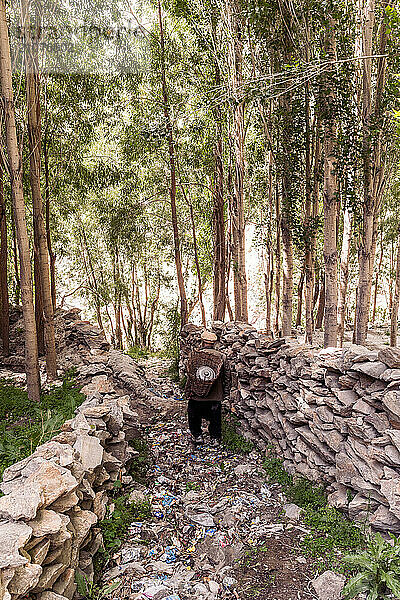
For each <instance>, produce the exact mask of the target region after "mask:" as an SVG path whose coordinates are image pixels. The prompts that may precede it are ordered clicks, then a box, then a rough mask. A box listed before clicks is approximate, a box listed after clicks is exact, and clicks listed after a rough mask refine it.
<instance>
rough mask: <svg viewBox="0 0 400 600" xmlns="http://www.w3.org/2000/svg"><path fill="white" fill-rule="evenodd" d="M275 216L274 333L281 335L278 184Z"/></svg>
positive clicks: (279, 206) (279, 207)
mask: <svg viewBox="0 0 400 600" xmlns="http://www.w3.org/2000/svg"><path fill="white" fill-rule="evenodd" d="M275 218H276V248H275V265H276V271H275V322H274V333H275V335H276V336H278V335H279V313H280V308H281V204H280V197H279V190H278V186H276V190H275Z"/></svg>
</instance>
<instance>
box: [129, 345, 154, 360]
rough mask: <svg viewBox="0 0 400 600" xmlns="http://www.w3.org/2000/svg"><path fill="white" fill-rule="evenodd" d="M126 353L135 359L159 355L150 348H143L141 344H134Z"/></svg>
mask: <svg viewBox="0 0 400 600" xmlns="http://www.w3.org/2000/svg"><path fill="white" fill-rule="evenodd" d="M125 354H127V355H128V356H130V357H131V358H133V360H143V359H146V358H149V357H150V356H157V353H156V352H152V351H151V350H150V349H149V348H142V347H141V346H132V347H131V348H129V350H126V352H125Z"/></svg>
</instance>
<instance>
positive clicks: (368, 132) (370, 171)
mask: <svg viewBox="0 0 400 600" xmlns="http://www.w3.org/2000/svg"><path fill="white" fill-rule="evenodd" d="M383 4H384V7H385V6H387V5H388V1H386V0H385V2H384V3H383ZM360 17H361V19H362V20H363V22H364V28H363V34H362V52H363V54H364V56H371V55H372V52H373V39H374V25H375V0H366V3H365V8H364V14H363V15H360ZM387 39H388V31H387V28H386V23H385V19H384V18H383V19H382V22H381V24H380V30H379V55H380V56H381V58H378V59H377V76H376V82H375V98H374V102H373V98H372V89H373V83H372V79H373V78H372V59H371V58H368V59H365V60H363V61H362V64H363V71H362V122H363V179H364V181H363V221H362V235H361V243H360V246H359V250H358V264H359V278H358V286H357V298H356V315H355V329H354V336H353V341H354V342H355V343H356V344H360V345H363V344H365V342H366V339H367V331H368V321H369V311H370V303H371V289H372V275H373V269H374V259H375V248H376V235H377V222H378V220H377V213H378V210H379V203H380V199H381V197H382V193H383V190H382V186H381V183H382V180H383V171H384V164H383V163H384V160H385V159H384V157H382V152H381V138H382V132H381V131H380V130H378V131H377V132H373V131H372V130H373V128H376V127H377V124H378V123H379V120H380V117H381V114H382V96H383V91H384V87H385V72H386V60H387V59H386V56H385V54H386V44H387Z"/></svg>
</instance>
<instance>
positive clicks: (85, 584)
mask: <svg viewBox="0 0 400 600" xmlns="http://www.w3.org/2000/svg"><path fill="white" fill-rule="evenodd" d="M75 580H76V584H77V589H78V593H79V596H81V597H82V598H85V600H102V599H103V598H108V597H109V596H111V594H112V593H113V592H114V591H115V590H116V589H117V588H118V587H119V586H120V585H121V582H120V581H116V582H114V583H111V584H110V583H108V584H107V585H98V584H97V583H95V582H94V581H91V580H90V579H89V577H86V575H84V574H83V573H80V572H79V571H76V574H75Z"/></svg>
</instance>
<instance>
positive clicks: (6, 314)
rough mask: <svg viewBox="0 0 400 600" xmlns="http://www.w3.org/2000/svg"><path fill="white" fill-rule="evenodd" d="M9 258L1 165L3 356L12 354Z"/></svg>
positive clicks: (0, 235)
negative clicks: (8, 275)
mask: <svg viewBox="0 0 400 600" xmlns="http://www.w3.org/2000/svg"><path fill="white" fill-rule="evenodd" d="M7 256H8V240H7V213H6V200H5V197H4V187H3V169H2V165H0V308H1V315H0V319H1V321H0V336H1V340H2V352H3V356H8V355H9V353H10V308H9V300H8V277H7Z"/></svg>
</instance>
